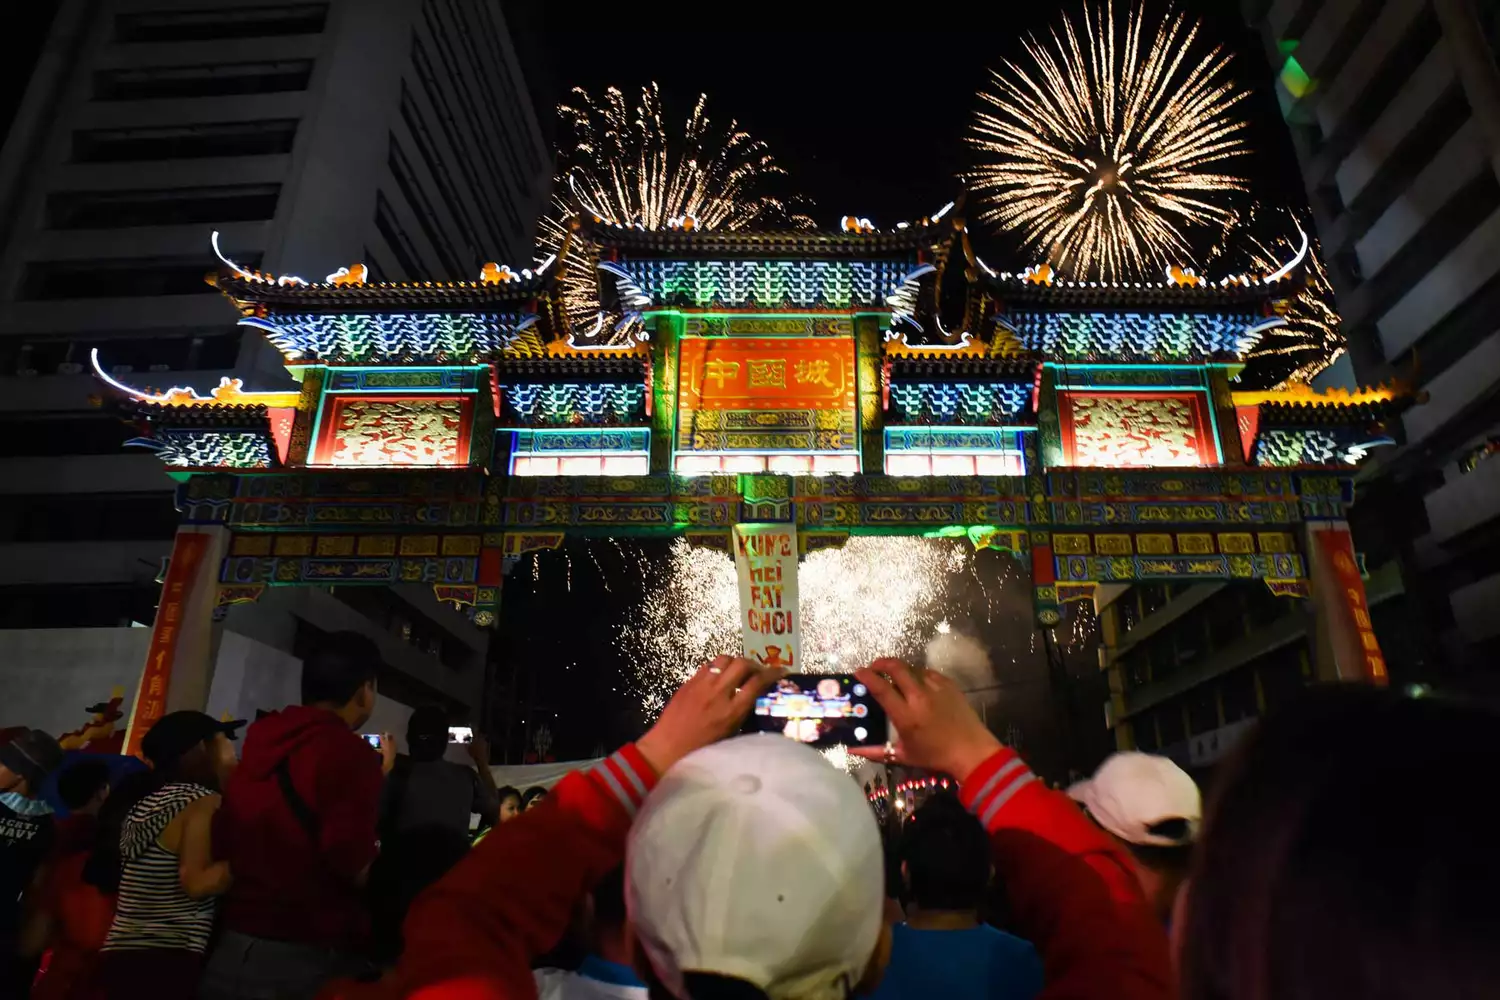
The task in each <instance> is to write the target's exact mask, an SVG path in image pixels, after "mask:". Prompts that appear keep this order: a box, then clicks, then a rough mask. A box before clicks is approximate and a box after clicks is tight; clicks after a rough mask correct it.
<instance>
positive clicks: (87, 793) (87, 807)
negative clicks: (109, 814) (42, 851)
mask: <svg viewBox="0 0 1500 1000" xmlns="http://www.w3.org/2000/svg"><path fill="white" fill-rule="evenodd" d="M109 793H110V776H109V765H108V764H106V763H105V762H104V761H103V760H102V759H100V758H98V757H83V758H79V759H78V760H75V761H74V762H73V763H72V764H71V765H69V766H68V767H67V768H66V769H64V770H63V772H62V773H61V774H60V775H58V778H57V795H58V798H60V799H61V800H62V803H63V805H65V806H67V807H68V815H67V816H66V817H65V818H63V819H61V820H59V821H58V823H57V844H56V846H55V847H54V849H53V851H52V856H51V857H50V858H49V859H48V863H47V872H46V875H45V876H44V878H43V880H42V882H41V884H40V887H39V892H38V894H37V903H38V905H37V906H36V907H35V909H34V910H33V911H32V913H31V914H29V915H28V917H27V921H26V927H25V929H24V930H23V932H22V942H23V943H22V950H23V952H25V953H27V954H33V955H46V960H45V961H44V963H43V965H44V968H45V971H44V972H43V973H42V974H41V976H40V977H39V978H38V979H37V981H36V983H35V984H34V985H33V986H32V989H31V996H32V1000H69V998H72V997H75V996H76V997H82V995H83V987H84V985H85V984H87V983H88V981H89V978H90V976H91V974H92V970H93V967H94V963H95V961H96V960H97V959H98V955H99V949H101V948H103V947H104V941H105V938H106V937H107V936H108V935H109V928H110V925H111V924H112V923H114V918H115V894H114V893H113V892H104V891H103V890H101V889H99V888H98V887H97V886H94V885H91V884H89V883H88V882H87V881H86V880H85V879H84V868H85V866H86V865H87V864H88V861H89V858H90V857H91V856H92V854H93V851H94V847H95V845H96V844H97V843H98V840H99V831H100V825H99V813H100V811H101V810H102V809H103V808H104V804H105V802H106V801H107V800H108V799H109ZM115 836H116V840H117V841H118V836H119V833H118V827H116V828H115Z"/></svg>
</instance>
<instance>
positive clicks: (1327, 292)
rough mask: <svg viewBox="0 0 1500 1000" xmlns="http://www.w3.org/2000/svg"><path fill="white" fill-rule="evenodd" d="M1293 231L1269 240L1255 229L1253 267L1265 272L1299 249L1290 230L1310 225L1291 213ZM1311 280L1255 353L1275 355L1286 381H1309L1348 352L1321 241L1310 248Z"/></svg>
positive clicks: (1251, 237)
mask: <svg viewBox="0 0 1500 1000" xmlns="http://www.w3.org/2000/svg"><path fill="white" fill-rule="evenodd" d="M1286 215H1287V219H1288V222H1289V225H1288V226H1287V227H1286V228H1287V232H1288V234H1289V235H1287V236H1284V237H1282V238H1281V239H1279V240H1274V241H1271V242H1270V243H1267V242H1265V241H1263V240H1261V239H1260V238H1259V237H1257V236H1255V235H1254V234H1253V233H1250V234H1249V235H1248V237H1247V241H1248V244H1249V251H1250V253H1251V255H1252V257H1253V262H1254V266H1255V267H1257V268H1260V269H1262V270H1263V271H1271V270H1275V269H1276V268H1277V267H1279V266H1280V262H1281V261H1283V260H1286V259H1288V258H1289V257H1290V256H1291V254H1292V253H1293V252H1295V251H1296V240H1295V239H1294V238H1293V237H1292V236H1291V235H1290V233H1295V232H1296V231H1297V230H1298V229H1299V228H1301V229H1304V230H1305V229H1307V225H1306V223H1305V222H1301V223H1299V222H1298V221H1297V219H1296V218H1295V217H1294V216H1293V215H1292V214H1291V213H1290V212H1288V213H1286ZM1306 273H1307V277H1306V284H1305V285H1304V287H1303V289H1302V291H1301V293H1300V294H1298V296H1297V297H1296V298H1295V299H1293V300H1292V303H1291V307H1290V308H1289V309H1288V310H1287V313H1286V315H1285V316H1284V317H1283V318H1284V319H1285V320H1286V325H1285V326H1280V327H1276V328H1274V329H1271V330H1268V331H1266V336H1265V339H1263V340H1262V341H1261V342H1260V344H1259V345H1257V347H1256V350H1255V352H1254V353H1253V355H1252V357H1257V358H1265V359H1275V360H1272V361H1271V362H1270V365H1269V367H1272V368H1275V369H1277V372H1278V374H1280V373H1281V372H1285V371H1286V369H1287V367H1290V368H1291V371H1290V372H1288V373H1287V374H1286V377H1285V378H1284V379H1283V384H1285V383H1286V382H1310V381H1311V380H1312V379H1313V377H1314V376H1315V375H1317V374H1318V373H1319V372H1321V371H1322V370H1323V369H1324V368H1327V367H1328V366H1329V365H1331V364H1333V363H1334V361H1336V360H1338V356H1339V355H1340V354H1343V353H1344V348H1345V341H1344V333H1343V329H1342V327H1341V326H1340V320H1339V313H1338V306H1337V305H1336V304H1335V302H1334V297H1333V285H1332V284H1330V283H1329V281H1328V271H1327V269H1326V268H1324V266H1323V248H1322V247H1321V246H1320V245H1319V244H1318V242H1317V241H1316V240H1313V241H1312V244H1311V246H1309V247H1308V252H1307V264H1306Z"/></svg>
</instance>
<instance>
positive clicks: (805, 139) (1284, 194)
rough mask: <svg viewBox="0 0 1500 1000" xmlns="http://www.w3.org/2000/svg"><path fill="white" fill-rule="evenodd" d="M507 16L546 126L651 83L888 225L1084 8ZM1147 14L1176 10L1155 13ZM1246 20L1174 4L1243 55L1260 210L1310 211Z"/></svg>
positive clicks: (619, 10) (961, 155)
mask: <svg viewBox="0 0 1500 1000" xmlns="http://www.w3.org/2000/svg"><path fill="white" fill-rule="evenodd" d="M503 6H504V9H505V11H506V16H507V18H508V19H509V22H510V26H511V31H512V34H513V35H514V36H515V44H516V47H517V50H518V52H519V53H520V55H521V58H522V62H523V67H524V69H525V72H526V75H527V79H528V82H529V83H531V86H532V96H533V102H534V103H535V104H536V106H537V115H538V118H539V119H540V120H541V121H542V122H543V127H544V128H547V127H550V126H551V125H552V124H554V121H555V115H554V114H553V112H552V108H553V106H554V105H555V104H556V102H557V100H558V98H559V97H561V96H563V95H565V94H566V93H567V91H568V89H569V88H571V87H574V86H581V87H584V88H585V89H588V90H590V91H591V92H594V91H602V90H603V89H604V88H605V87H608V86H616V87H619V88H620V89H622V90H624V91H625V93H626V95H627V96H628V97H631V98H632V100H633V99H634V97H635V96H636V94H638V93H639V90H640V88H641V86H642V85H643V84H645V83H648V82H650V81H653V80H654V81H656V82H657V83H659V84H660V85H661V89H662V94H663V96H664V100H665V101H666V104H667V110H668V112H669V113H670V117H669V120H675V123H676V125H677V127H678V128H680V127H681V122H682V120H683V119H685V118H686V115H687V112H688V111H689V110H690V109H691V106H692V102H693V100H694V99H695V98H696V97H697V95H698V94H699V93H700V92H701V93H706V94H707V95H708V112H709V114H710V115H711V116H715V117H717V118H719V119H720V120H724V119H728V118H735V119H737V120H738V121H739V122H740V124H741V125H742V126H743V127H744V128H745V129H746V130H747V131H748V132H749V133H750V134H751V135H753V136H755V137H756V138H759V139H762V140H764V141H766V142H767V143H768V144H769V145H770V147H771V151H772V152H773V153H774V154H775V156H776V158H777V160H778V161H779V162H780V163H781V164H782V166H783V167H785V168H786V169H787V170H788V172H789V173H790V175H791V185H792V187H793V188H795V189H796V190H798V191H801V192H802V193H804V194H805V195H807V196H809V197H810V198H811V199H812V200H813V201H814V203H815V208H814V210H813V212H812V213H811V214H812V215H813V218H814V219H815V220H816V221H817V222H818V224H819V225H821V226H836V225H837V224H838V220H839V218H840V216H843V215H861V216H868V217H869V218H870V219H871V220H872V221H873V222H874V223H875V225H876V226H878V227H888V226H890V225H892V224H893V223H895V222H898V221H901V220H909V219H914V218H920V217H921V216H924V215H927V214H930V213H931V212H933V211H935V210H936V209H937V208H939V207H941V206H942V205H943V204H944V203H945V202H947V201H949V200H951V199H952V198H954V197H955V196H956V195H957V194H958V193H959V185H958V182H957V181H956V180H955V175H956V174H957V173H958V172H959V170H960V169H961V168H962V167H964V166H965V165H966V163H965V155H966V154H965V149H964V146H963V144H962V142H961V137H962V135H963V133H964V130H965V127H966V126H967V124H968V122H969V119H970V117H971V116H972V114H973V113H974V110H975V107H976V101H975V98H974V94H975V92H976V91H977V90H978V89H980V88H981V87H983V86H985V84H986V82H987V79H988V68H989V67H991V66H998V65H999V63H1000V61H1001V60H1002V59H1005V58H1015V57H1016V56H1017V54H1018V53H1019V52H1020V40H1021V38H1022V37H1023V36H1024V35H1025V34H1026V33H1027V32H1029V31H1035V30H1038V29H1041V30H1045V29H1047V28H1049V27H1050V26H1051V25H1052V24H1053V23H1055V22H1056V19H1057V18H1058V16H1059V12H1060V11H1062V10H1068V11H1071V12H1075V13H1076V11H1077V10H1078V9H1080V7H1079V4H1078V3H1077V2H1069V3H1041V4H1031V5H1022V4H990V5H984V11H983V12H981V11H978V10H960V5H953V4H945V5H938V6H936V7H927V6H925V5H905V6H899V7H897V8H893V9H892V10H891V12H890V13H882V14H880V15H876V14H875V13H874V8H871V7H869V6H868V5H863V4H860V5H840V4H801V5H797V6H793V5H790V4H785V5H775V4H773V5H769V6H767V5H756V6H753V7H735V6H723V7H718V6H715V5H704V4H693V5H691V6H689V5H684V4H674V3H661V4H652V5H650V6H649V7H648V8H646V7H639V6H632V5H615V6H606V5H598V7H597V9H596V8H595V7H594V6H593V5H590V6H589V7H588V8H587V13H586V14H585V13H584V11H585V8H583V7H580V6H578V5H569V4H550V3H536V2H533V0H515V2H506V3H504V4H503ZM1118 6H1119V8H1120V9H1124V8H1125V7H1126V4H1125V3H1123V2H1122V3H1121V4H1120V5H1118ZM1147 7H1148V10H1151V11H1157V12H1165V11H1167V10H1169V9H1171V7H1170V5H1169V4H1168V3H1166V2H1159V0H1148V2H1147ZM1237 7H1238V5H1237V4H1233V3H1229V2H1226V0H1194V2H1179V3H1178V4H1176V9H1178V10H1184V11H1190V12H1192V13H1194V14H1196V15H1198V16H1199V17H1200V18H1202V19H1203V21H1204V25H1205V27H1204V32H1203V34H1202V36H1201V38H1202V40H1203V41H1207V42H1209V44H1213V42H1218V43H1222V44H1223V45H1224V46H1225V47H1226V48H1229V49H1230V50H1232V51H1234V52H1235V53H1236V58H1235V66H1234V73H1235V79H1236V82H1238V83H1239V84H1241V85H1242V86H1244V87H1245V88H1246V89H1248V90H1251V91H1252V96H1251V98H1250V100H1249V101H1248V102H1244V103H1242V104H1241V105H1240V108H1241V109H1242V110H1243V112H1244V114H1245V116H1246V117H1247V118H1248V119H1249V121H1250V125H1251V129H1252V131H1251V133H1250V137H1249V140H1248V141H1249V145H1250V146H1251V147H1252V149H1253V151H1254V155H1252V156H1251V157H1246V158H1243V159H1242V160H1241V161H1239V162H1238V163H1237V164H1236V168H1237V169H1238V170H1240V171H1241V172H1243V173H1245V174H1246V175H1247V176H1250V177H1251V180H1252V184H1253V186H1254V188H1255V191H1254V194H1255V196H1257V197H1260V198H1261V199H1262V200H1263V201H1266V202H1276V203H1285V202H1291V203H1294V204H1299V205H1300V204H1301V203H1303V202H1305V198H1306V196H1305V194H1303V192H1302V189H1301V185H1300V182H1299V180H1298V178H1297V173H1296V162H1295V160H1294V158H1293V155H1292V151H1291V147H1290V142H1289V139H1288V137H1287V134H1286V127H1285V125H1284V124H1283V122H1282V118H1281V115H1280V112H1279V110H1278V108H1277V107H1276V101H1275V98H1274V95H1273V94H1272V92H1271V90H1270V86H1269V85H1270V80H1271V70H1270V67H1269V65H1268V64H1267V62H1266V59H1265V57H1264V55H1263V50H1262V49H1261V47H1260V43H1259V41H1258V40H1257V39H1256V38H1255V37H1254V35H1253V33H1252V32H1251V31H1250V30H1249V29H1248V28H1246V27H1245V26H1244V24H1243V22H1242V21H1241V20H1240V19H1239V17H1238V15H1237V13H1236V8H1237ZM706 10H721V11H724V12H725V14H724V16H721V17H713V16H705V14H704V13H703V12H704V11H706ZM809 10H816V12H817V13H815V14H812V15H808V14H807V13H806V12H807V11H809ZM928 10H932V11H934V13H933V14H932V15H931V16H927V13H926V12H927V11H928ZM834 12H837V13H834ZM1118 13H1119V11H1118V10H1117V14H1118ZM1210 39H1212V41H1209V40H1210ZM992 263H995V261H992ZM1025 263H1031V261H1026V262H1025ZM1002 269H1003V268H1002Z"/></svg>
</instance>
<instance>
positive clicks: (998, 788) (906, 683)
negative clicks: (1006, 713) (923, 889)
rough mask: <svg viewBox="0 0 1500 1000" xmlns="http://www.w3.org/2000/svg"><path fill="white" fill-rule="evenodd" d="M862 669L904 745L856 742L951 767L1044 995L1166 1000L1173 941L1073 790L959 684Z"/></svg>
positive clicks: (889, 664)
mask: <svg viewBox="0 0 1500 1000" xmlns="http://www.w3.org/2000/svg"><path fill="white" fill-rule="evenodd" d="M855 676H856V677H858V678H859V679H860V681H861V682H863V683H864V684H865V685H866V686H867V687H868V688H869V689H870V693H871V694H872V695H873V696H874V698H875V700H876V701H878V702H879V703H880V705H881V707H882V708H884V709H885V711H886V714H887V716H888V717H889V718H890V721H891V725H892V726H893V727H894V728H895V729H896V731H897V733H899V734H900V739H899V742H897V743H896V745H895V746H894V747H893V748H892V750H891V751H889V752H888V751H887V750H886V749H884V748H881V747H863V748H858V749H856V750H854V751H852V752H853V753H855V754H858V755H859V756H863V757H866V758H869V759H873V760H882V759H886V760H890V762H892V763H897V764H901V765H903V766H906V767H920V768H925V769H928V770H932V771H940V772H943V773H946V774H949V775H952V776H953V778H955V779H956V780H957V781H958V782H959V798H960V800H961V801H962V802H963V804H964V805H965V806H966V807H967V808H968V809H969V811H970V812H972V813H973V814H974V815H975V816H977V817H978V818H979V821H980V822H981V823H982V824H984V827H985V829H986V830H987V831H988V832H989V835H990V845H991V850H992V854H993V859H994V864H995V870H996V873H997V874H998V875H999V876H1000V878H1001V880H1002V882H1003V883H1004V884H1005V887H1006V889H1007V890H1008V892H1009V896H1010V901H1011V906H1012V910H1013V916H1014V920H1015V930H1016V932H1017V933H1018V934H1020V935H1021V936H1022V937H1024V938H1026V939H1027V940H1029V941H1031V942H1032V943H1033V944H1034V945H1035V946H1036V948H1037V951H1038V952H1040V953H1041V956H1042V964H1043V967H1044V969H1045V972H1046V984H1045V987H1044V988H1043V990H1042V992H1041V994H1039V998H1040V1000H1051V998H1061V997H1069V998H1074V997H1099V998H1101V1000H1102V998H1111V1000H1166V998H1169V997H1171V996H1173V993H1174V989H1175V984H1174V980H1173V975H1172V969H1171V960H1170V956H1169V954H1168V947H1167V938H1166V935H1165V933H1164V932H1163V931H1162V929H1161V927H1160V926H1159V925H1157V924H1156V922H1155V921H1154V920H1153V918H1152V914H1151V911H1150V909H1149V907H1148V906H1147V905H1146V901H1145V898H1144V896H1142V894H1141V890H1140V887H1139V885H1138V884H1137V882H1136V879H1135V876H1134V875H1133V874H1132V872H1131V868H1130V863H1129V859H1128V858H1127V857H1125V856H1124V853H1123V851H1122V850H1121V849H1120V848H1119V847H1118V846H1116V845H1114V844H1112V843H1111V842H1110V841H1109V840H1108V838H1106V837H1105V835H1104V834H1103V833H1102V832H1101V831H1100V830H1099V829H1098V828H1097V827H1096V826H1094V824H1093V823H1091V822H1090V821H1089V820H1088V818H1087V817H1085V816H1084V814H1083V813H1082V812H1081V811H1080V810H1079V809H1078V807H1077V806H1076V805H1074V804H1073V803H1072V802H1071V801H1070V800H1069V799H1068V797H1067V796H1066V795H1064V794H1062V793H1061V792H1056V791H1053V790H1051V789H1049V788H1047V787H1046V786H1045V785H1043V784H1042V783H1041V782H1039V781H1037V780H1036V776H1035V775H1033V774H1032V773H1031V771H1030V769H1029V768H1027V767H1026V764H1025V762H1023V761H1022V760H1021V758H1020V756H1019V755H1018V754H1017V753H1016V752H1015V751H1014V750H1011V749H1009V748H1007V747H1005V746H1004V745H1003V744H1001V742H1000V741H999V740H998V739H996V737H995V735H994V734H993V733H991V732H990V731H989V729H988V728H987V727H986V726H985V725H984V723H983V722H982V721H981V720H980V718H979V716H978V715H977V714H976V713H975V712H974V709H973V708H972V707H970V705H969V703H968V700H967V698H965V696H964V694H963V692H962V691H960V690H959V688H958V686H957V685H956V684H954V683H953V681H951V680H949V679H948V678H947V677H944V676H942V675H941V674H937V673H934V672H932V671H921V672H918V671H916V670H914V669H913V668H912V667H910V666H908V665H907V664H906V663H903V662H902V661H900V660H895V659H882V660H876V661H875V662H874V663H872V664H870V666H869V667H867V668H865V669H863V670H857V671H855Z"/></svg>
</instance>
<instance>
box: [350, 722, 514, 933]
mask: <svg viewBox="0 0 1500 1000" xmlns="http://www.w3.org/2000/svg"><path fill="white" fill-rule="evenodd" d="M406 743H407V749H408V753H407V754H406V755H403V756H399V757H397V758H396V760H395V762H394V764H393V766H392V768H391V771H390V773H389V774H388V775H387V776H386V779H385V788H384V790H383V791H382V793H381V803H380V826H379V831H380V858H379V859H378V860H377V861H376V863H375V867H374V868H373V869H372V870H371V874H370V878H371V883H370V884H371V890H372V892H371V895H372V897H373V899H372V916H373V918H374V927H373V933H374V939H375V953H376V955H377V957H380V958H394V957H395V956H396V954H397V953H399V952H400V950H401V948H400V942H401V934H400V930H401V921H402V920H403V919H405V917H406V908H407V907H408V906H409V905H410V904H411V901H412V900H413V899H415V898H416V896H417V893H419V892H421V891H422V890H423V889H425V888H427V887H428V886H429V885H431V884H432V883H433V882H436V881H437V880H438V879H439V878H441V877H442V876H443V873H444V872H446V871H447V870H448V869H449V868H451V867H453V865H455V864H456V863H458V860H459V859H460V858H462V857H463V856H464V853H465V852H466V851H467V850H468V849H469V819H470V817H471V815H472V814H474V813H478V814H479V817H480V823H481V824H483V825H485V826H493V825H494V824H495V821H496V814H497V812H498V805H497V804H496V802H495V797H496V789H495V776H494V775H493V774H492V773H491V772H490V750H489V742H488V741H487V740H486V739H485V738H484V737H483V736H476V737H474V739H472V740H471V741H470V742H469V743H468V744H466V745H465V747H464V749H465V751H466V752H467V753H468V755H469V759H470V760H471V761H473V766H471V767H465V766H464V765H462V764H456V763H454V762H452V761H449V760H444V759H443V754H444V752H445V751H447V749H448V713H447V712H446V711H445V710H444V709H442V708H440V707H437V706H427V707H422V708H418V709H417V710H416V711H414V712H412V714H411V717H410V718H409V719H408V720H407V723H406Z"/></svg>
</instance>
